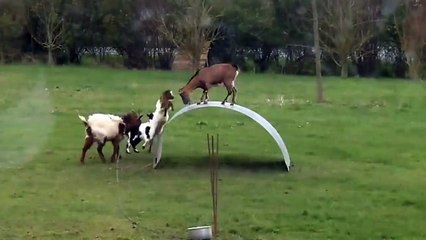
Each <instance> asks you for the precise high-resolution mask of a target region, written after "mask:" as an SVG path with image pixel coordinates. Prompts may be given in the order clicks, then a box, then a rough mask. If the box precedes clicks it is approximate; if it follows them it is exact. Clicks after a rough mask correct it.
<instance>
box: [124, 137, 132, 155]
mask: <svg viewBox="0 0 426 240" xmlns="http://www.w3.org/2000/svg"><path fill="white" fill-rule="evenodd" d="M131 137H132V136H131V133H130V132H128V133H127V144H126V153H127V154H130V146H131ZM132 147H133V146H132Z"/></svg>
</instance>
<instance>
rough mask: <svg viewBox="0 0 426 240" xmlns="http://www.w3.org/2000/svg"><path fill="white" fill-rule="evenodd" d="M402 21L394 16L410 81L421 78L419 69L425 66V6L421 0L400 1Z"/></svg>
mask: <svg viewBox="0 0 426 240" xmlns="http://www.w3.org/2000/svg"><path fill="white" fill-rule="evenodd" d="M401 10H402V15H403V18H402V19H397V17H396V15H394V22H395V27H396V32H397V34H398V38H399V40H400V43H401V49H402V51H404V55H405V62H406V63H407V65H408V75H409V77H410V78H411V79H420V78H421V76H420V75H421V69H422V68H423V67H424V66H425V65H426V63H424V62H423V61H422V56H424V55H426V31H425V30H424V24H425V22H426V6H425V3H424V2H422V1H421V0H403V1H402V6H401Z"/></svg>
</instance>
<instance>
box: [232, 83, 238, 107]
mask: <svg viewBox="0 0 426 240" xmlns="http://www.w3.org/2000/svg"><path fill="white" fill-rule="evenodd" d="M236 99H237V88H236V87H232V102H231V106H232V105H234V103H235V100H236Z"/></svg>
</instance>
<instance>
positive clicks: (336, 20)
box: [319, 0, 380, 77]
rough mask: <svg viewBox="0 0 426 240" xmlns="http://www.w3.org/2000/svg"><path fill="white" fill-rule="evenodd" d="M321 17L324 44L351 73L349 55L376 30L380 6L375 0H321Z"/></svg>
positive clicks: (336, 60)
mask: <svg viewBox="0 0 426 240" xmlns="http://www.w3.org/2000/svg"><path fill="white" fill-rule="evenodd" d="M320 2H321V5H320V6H321V15H320V17H319V22H320V27H319V29H320V33H321V45H322V48H323V49H324V50H325V51H326V52H327V53H328V54H329V55H330V56H331V57H332V58H333V60H334V61H335V62H336V64H337V65H338V66H340V68H341V74H340V75H341V77H347V76H348V68H349V63H350V55H351V54H353V53H355V52H357V51H359V50H360V49H361V48H362V46H363V45H364V44H365V43H366V42H367V41H368V40H370V39H371V38H372V37H373V36H374V34H375V31H374V30H375V23H376V21H377V13H378V10H379V6H380V5H379V1H376V0H322V1H320Z"/></svg>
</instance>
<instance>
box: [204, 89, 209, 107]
mask: <svg viewBox="0 0 426 240" xmlns="http://www.w3.org/2000/svg"><path fill="white" fill-rule="evenodd" d="M205 92H206V93H205V95H206V97H205V98H204V104H207V102H208V101H209V93H208V90H205Z"/></svg>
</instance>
